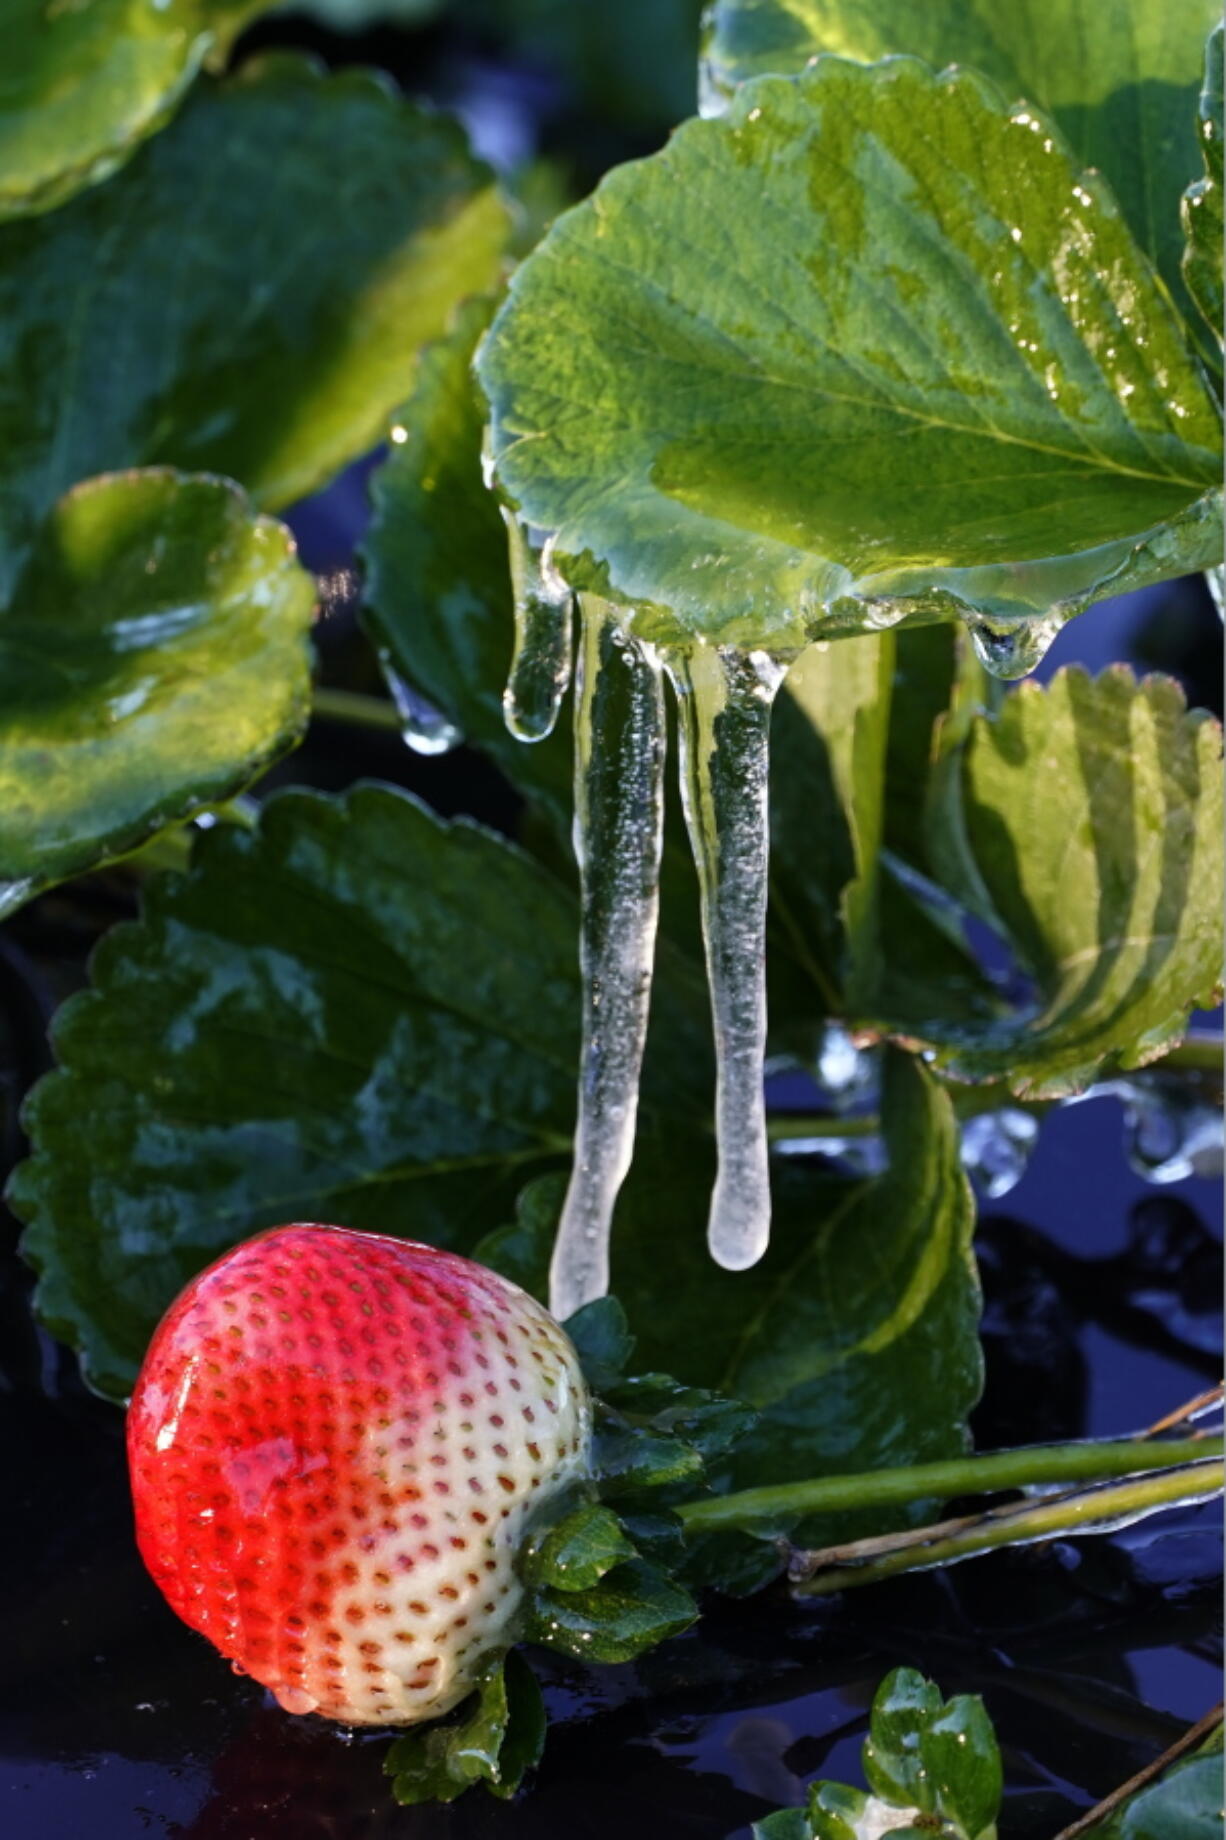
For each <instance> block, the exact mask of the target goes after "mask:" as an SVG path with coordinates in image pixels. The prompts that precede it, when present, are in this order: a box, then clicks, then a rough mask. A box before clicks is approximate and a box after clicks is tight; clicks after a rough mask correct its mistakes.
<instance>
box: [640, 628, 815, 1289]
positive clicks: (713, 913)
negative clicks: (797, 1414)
mask: <svg viewBox="0 0 1226 1840" xmlns="http://www.w3.org/2000/svg"><path fill="white" fill-rule="evenodd" d="M665 664H666V666H667V669H668V674H669V677H670V678H671V680H672V683H673V687H674V689H675V690H676V692H677V706H678V711H679V719H678V737H679V741H680V748H681V795H682V799H683V801H684V805H685V817H686V823H687V825H688V826H689V832H690V842H691V844H692V846H693V850H694V860H695V862H696V863H697V866H698V880H699V887H700V891H701V898H702V924H703V935H704V937H705V939H706V946H707V975H708V978H709V980H710V985H711V1009H712V1014H713V1016H714V1021H715V1068H716V1089H715V1134H716V1145H717V1149H718V1154H719V1166H718V1173H717V1175H716V1179H715V1189H714V1192H713V1194H712V1196H711V1213H710V1218H709V1221H708V1225H707V1240H708V1244H709V1245H710V1248H711V1256H712V1258H714V1259H715V1261H716V1262H717V1264H720V1265H723V1266H725V1267H726V1268H727V1269H728V1270H729V1271H742V1270H744V1268H745V1267H746V1266H747V1265H753V1264H756V1262H757V1261H758V1260H759V1259H760V1258H761V1257H762V1254H763V1253H764V1252H765V1251H766V1246H767V1242H768V1240H769V1238H770V1172H769V1169H768V1165H767V1146H766V1108H765V1103H764V1099H763V1090H762V1064H763V1057H764V1054H765V1050H766V884H767V869H768V859H769V828H768V815H767V769H768V764H769V750H770V718H771V705H772V703H773V701H774V698H775V692H776V691H777V690H778V688H779V685H780V684H781V683H782V682H783V679H784V675H785V673H786V670H787V665H786V663H781V662H779V661H778V660H776V659H774V658H771V657H769V656H768V655H767V654H766V653H765V652H749V653H744V652H739V651H736V650H734V649H733V648H732V647H730V646H729V647H716V646H709V645H697V646H695V647H694V648H693V649H691V650H688V651H685V652H681V651H677V652H673V653H670V654H669V655H668V656H667V657H666V659H665Z"/></svg>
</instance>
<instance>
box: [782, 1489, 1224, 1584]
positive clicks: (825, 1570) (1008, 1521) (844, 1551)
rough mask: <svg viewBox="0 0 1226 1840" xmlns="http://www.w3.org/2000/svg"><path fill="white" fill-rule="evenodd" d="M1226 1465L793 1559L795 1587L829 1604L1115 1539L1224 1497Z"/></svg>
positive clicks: (1017, 1506)
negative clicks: (993, 1560) (1125, 1530)
mask: <svg viewBox="0 0 1226 1840" xmlns="http://www.w3.org/2000/svg"><path fill="white" fill-rule="evenodd" d="M1222 1484H1223V1466H1222V1461H1221V1458H1220V1457H1218V1458H1216V1459H1213V1458H1210V1459H1206V1460H1204V1461H1198V1462H1195V1463H1182V1464H1179V1465H1176V1466H1174V1467H1172V1468H1170V1469H1163V1470H1161V1471H1160V1472H1159V1473H1158V1474H1156V1475H1154V1474H1150V1475H1143V1476H1135V1475H1133V1476H1126V1477H1125V1478H1124V1479H1123V1480H1121V1481H1118V1482H1101V1483H1098V1484H1096V1485H1095V1486H1094V1487H1092V1488H1084V1489H1077V1490H1074V1491H1071V1492H1069V1493H1067V1494H1061V1495H1057V1496H1055V1497H1054V1498H1053V1499H1050V1500H1039V1501H1021V1502H1013V1503H1010V1504H1009V1506H1007V1507H1003V1508H993V1509H990V1510H989V1511H988V1512H987V1513H986V1514H979V1515H970V1516H965V1517H964V1518H962V1519H961V1520H956V1521H946V1522H943V1523H942V1524H940V1525H938V1526H935V1527H921V1528H917V1529H915V1530H913V1531H912V1532H910V1533H906V1534H899V1535H898V1536H897V1537H895V1538H889V1537H886V1538H883V1539H879V1540H858V1541H855V1542H853V1543H852V1544H850V1545H848V1546H841V1547H829V1548H827V1549H826V1550H825V1551H821V1552H797V1553H793V1555H792V1559H791V1563H790V1564H789V1567H788V1576H789V1578H790V1579H791V1581H792V1586H793V1589H794V1590H795V1591H797V1592H798V1593H799V1594H800V1595H801V1596H804V1597H827V1596H830V1595H831V1594H832V1593H833V1592H835V1591H844V1590H848V1589H850V1588H852V1587H854V1586H856V1585H864V1584H879V1583H880V1582H881V1581H882V1580H883V1579H885V1578H895V1577H897V1576H898V1574H899V1573H900V1572H926V1571H932V1570H933V1569H934V1568H935V1567H937V1566H945V1565H956V1564H958V1562H959V1561H960V1560H963V1559H977V1558H979V1557H981V1556H982V1555H983V1554H984V1553H989V1552H995V1551H997V1550H998V1549H999V1548H1000V1547H1002V1546H1033V1545H1035V1544H1036V1543H1037V1542H1038V1541H1040V1540H1054V1539H1059V1538H1060V1537H1061V1536H1070V1535H1076V1534H1079V1533H1083V1534H1084V1533H1111V1532H1114V1531H1115V1530H1116V1529H1117V1528H1120V1527H1129V1526H1131V1525H1132V1524H1133V1523H1134V1522H1135V1521H1139V1520H1144V1519H1145V1518H1146V1517H1147V1516H1148V1515H1150V1514H1157V1513H1160V1512H1161V1511H1162V1509H1164V1508H1177V1507H1183V1506H1185V1505H1186V1504H1188V1503H1191V1502H1197V1501H1205V1500H1208V1499H1209V1498H1210V1497H1212V1496H1214V1495H1220V1494H1221V1492H1222Z"/></svg>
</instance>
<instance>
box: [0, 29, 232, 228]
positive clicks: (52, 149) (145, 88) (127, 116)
mask: <svg viewBox="0 0 1226 1840" xmlns="http://www.w3.org/2000/svg"><path fill="white" fill-rule="evenodd" d="M264 4H266V0H161V3H160V4H158V5H155V6H150V5H149V4H148V3H147V0H89V3H88V4H87V5H76V6H48V5H47V4H46V0H0V41H2V42H3V45H4V62H5V69H4V89H3V92H2V93H0V219H2V218H6V217H24V216H27V215H29V214H31V213H34V212H39V211H49V210H51V209H53V208H54V207H55V206H58V205H61V204H63V203H64V201H65V200H66V199H68V198H71V197H72V195H73V193H74V192H76V191H79V190H80V189H81V187H82V186H85V185H93V184H96V183H97V181H98V180H100V179H105V178H106V177H107V176H108V175H109V174H110V173H112V172H113V171H114V170H115V168H116V167H117V166H121V165H122V164H123V162H124V161H125V160H126V159H127V158H128V157H129V156H130V155H131V154H132V153H134V152H135V150H136V148H137V147H138V146H139V145H140V143H141V141H143V140H144V139H145V138H146V136H147V135H150V134H152V133H154V132H155V130H156V129H158V128H160V127H161V126H162V124H163V123H164V122H165V121H166V120H167V118H168V117H169V115H170V114H171V113H172V112H173V110H174V109H175V108H177V107H178V104H179V103H180V101H181V100H182V97H183V94H184V92H185V90H186V89H187V87H188V85H189V84H190V83H191V81H192V79H193V78H194V77H195V76H196V74H197V72H198V71H199V69H200V67H201V65H202V63H203V62H204V61H205V59H206V58H207V59H211V60H213V61H216V60H217V59H218V58H219V57H220V55H221V54H222V53H224V51H225V49H226V47H227V45H228V44H229V43H230V41H231V40H232V39H233V38H234V37H235V36H236V35H237V33H238V31H239V30H240V29H241V27H243V26H244V25H246V23H247V22H248V20H249V19H251V18H252V17H253V16H254V15H255V14H256V13H258V12H260V11H262V10H264Z"/></svg>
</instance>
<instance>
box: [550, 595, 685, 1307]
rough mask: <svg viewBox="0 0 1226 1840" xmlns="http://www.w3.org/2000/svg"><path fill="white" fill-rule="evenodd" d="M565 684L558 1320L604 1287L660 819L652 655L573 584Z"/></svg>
mask: <svg viewBox="0 0 1226 1840" xmlns="http://www.w3.org/2000/svg"><path fill="white" fill-rule="evenodd" d="M579 611H580V643H579V677H578V683H577V685H576V693H575V832H574V836H575V855H576V857H577V858H578V861H579V876H580V888H581V921H580V937H579V962H580V967H581V971H582V979H583V1019H582V1027H583V1038H582V1048H581V1059H580V1071H579V1116H578V1123H577V1125H576V1128H575V1150H574V1162H573V1164H572V1167H571V1177H570V1186H569V1188H568V1189H567V1191H566V1201H565V1203H564V1205H563V1208H562V1218H561V1222H560V1224H559V1227H558V1234H557V1239H556V1240H555V1242H554V1250H553V1262H552V1264H551V1266H550V1272H549V1301H550V1309H551V1310H552V1311H553V1313H554V1315H555V1316H557V1317H558V1318H559V1319H560V1320H563V1321H564V1320H565V1319H566V1317H568V1316H569V1315H571V1314H572V1312H573V1311H575V1310H577V1309H579V1308H581V1306H582V1305H583V1304H585V1303H590V1302H591V1301H592V1300H593V1298H596V1297H603V1296H604V1294H605V1292H606V1291H607V1290H608V1288H609V1228H610V1225H611V1222H612V1218H613V1207H614V1203H615V1202H616V1200H617V1193H618V1190H619V1189H620V1187H621V1185H622V1182H623V1180H624V1179H625V1175H626V1171H627V1169H628V1168H629V1167H630V1157H631V1152H632V1150H633V1147H634V1124H635V1116H636V1113H637V1109H638V1092H639V1069H640V1067H641V1065H642V1059H643V1043H644V1041H645V1039H646V1035H647V1011H648V1005H649V1003H650V1000H651V971H652V961H653V958H654V955H655V939H656V915H657V909H658V890H659V876H660V840H661V828H662V823H663V809H664V802H663V784H664V750H665V724H664V695H663V687H662V684H661V679H660V667H659V663H658V661H657V659H656V658H655V657H654V655H653V654H652V653H651V652H650V651H649V650H647V649H645V648H644V647H642V646H640V645H639V644H637V643H636V642H635V641H634V640H632V639H627V638H626V636H625V634H624V633H623V632H622V630H621V628H620V626H619V624H618V621H617V617H616V614H615V611H614V609H613V608H611V607H610V606H609V604H608V603H607V602H606V601H602V600H599V599H597V598H596V597H595V596H594V595H586V594H585V595H581V596H580V599H579Z"/></svg>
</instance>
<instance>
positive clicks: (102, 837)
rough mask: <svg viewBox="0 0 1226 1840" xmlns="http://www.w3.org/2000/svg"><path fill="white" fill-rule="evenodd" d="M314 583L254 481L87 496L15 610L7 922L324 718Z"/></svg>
mask: <svg viewBox="0 0 1226 1840" xmlns="http://www.w3.org/2000/svg"><path fill="white" fill-rule="evenodd" d="M314 605H315V589H314V583H313V582H312V580H311V577H310V576H309V575H308V574H307V573H306V572H305V570H303V569H302V568H300V567H299V566H298V564H297V562H296V561H295V559H294V546H293V541H292V539H291V538H290V535H289V532H288V531H287V530H285V528H284V527H283V526H282V525H280V524H277V523H274V522H273V520H272V519H271V518H266V517H258V516H256V514H255V512H254V511H253V510H252V508H251V505H250V503H249V502H248V500H247V499H246V497H245V496H244V494H243V493H242V492H240V491H239V490H238V488H237V487H236V486H231V485H229V484H228V483H227V482H226V481H224V480H218V479H211V478H191V477H189V476H187V475H184V474H180V473H172V472H169V471H165V470H158V471H149V472H144V473H120V474H115V475H113V476H111V477H105V478H102V479H94V480H91V481H90V482H89V483H88V484H86V485H83V486H78V487H77V488H76V489H75V491H72V492H70V493H68V494H67V495H66V496H65V497H64V498H62V499H61V500H60V502H59V504H58V505H57V506H56V507H55V509H54V511H53V512H52V514H51V516H50V517H49V519H48V521H47V523H46V525H45V526H44V528H43V530H42V531H41V533H40V536H39V541H38V544H37V547H36V548H35V550H34V552H33V554H32V555H31V557H30V559H29V561H28V562H27V564H26V567H25V569H24V570H23V572H22V575H21V577H20V579H19V580H18V583H17V586H16V588H15V590H14V593H13V598H12V600H11V601H10V603H9V605H8V606H7V607H6V608H4V609H3V611H2V612H0V914H2V913H4V912H6V911H8V910H10V909H11V908H13V907H15V906H17V905H18V904H19V903H20V902H21V901H22V900H24V899H26V898H28V897H29V896H30V895H32V894H35V893H37V892H38V890H39V889H41V888H45V887H47V886H48V885H49V884H50V883H52V882H57V881H61V880H63V878H64V877H65V876H69V875H75V874H78V873H80V871H81V870H83V869H88V868H92V867H93V865H94V864H95V863H97V862H100V861H102V860H104V859H105V858H107V857H111V856H117V855H121V854H122V853H123V852H124V851H126V850H132V849H135V848H136V846H137V845H138V844H140V843H143V842H144V840H145V839H146V838H147V837H149V836H151V835H152V834H153V833H154V832H155V831H157V830H159V829H160V828H161V827H162V826H164V825H166V824H169V823H171V822H173V821H174V820H176V819H180V818H185V817H187V816H188V815H189V814H190V813H191V812H193V811H198V810H199V809H200V808H201V807H202V806H206V805H212V804H216V803H218V802H219V801H220V800H223V799H226V798H229V797H230V796H231V795H232V794H234V793H235V792H237V791H239V790H240V788H241V787H243V786H245V785H246V784H247V783H248V781H250V780H251V779H253V778H254V777H255V776H256V775H257V774H258V773H259V772H260V771H261V770H262V769H263V768H264V767H266V766H267V765H268V764H269V762H270V761H271V760H274V759H275V758H276V757H277V755H279V754H281V753H284V751H285V750H286V748H288V747H289V746H291V745H292V743H293V742H294V741H295V740H296V739H297V737H298V735H299V734H300V733H301V731H302V730H303V728H305V726H306V722H307V717H308V714H309V711H310V660H309V652H308V646H307V633H308V630H309V628H310V623H311V615H312V612H313V610H314Z"/></svg>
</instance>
